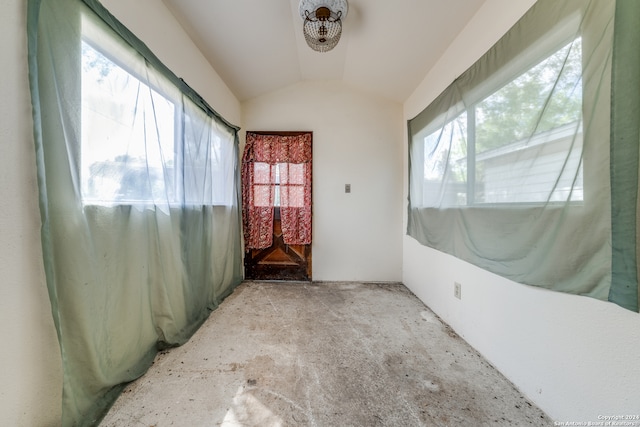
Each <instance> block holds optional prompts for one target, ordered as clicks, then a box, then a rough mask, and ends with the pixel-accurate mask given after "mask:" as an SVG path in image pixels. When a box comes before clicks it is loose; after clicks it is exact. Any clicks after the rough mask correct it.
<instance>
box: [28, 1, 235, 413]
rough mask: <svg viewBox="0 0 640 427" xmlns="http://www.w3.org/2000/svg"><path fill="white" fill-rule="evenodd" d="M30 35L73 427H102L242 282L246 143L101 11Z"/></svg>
mask: <svg viewBox="0 0 640 427" xmlns="http://www.w3.org/2000/svg"><path fill="white" fill-rule="evenodd" d="M27 28H28V49H29V52H28V60H29V73H30V76H29V77H30V87H31V94H32V106H33V118H34V135H35V147H36V159H37V171H38V183H39V191H40V209H41V217H42V233H41V234H42V247H43V258H44V266H45V272H46V278H47V286H48V289H49V294H50V299H51V307H52V313H53V317H54V321H55V325H56V328H57V332H58V338H59V342H60V349H61V352H62V361H63V375H64V377H63V380H64V383H63V402H62V406H63V411H62V414H63V420H62V424H63V425H64V426H71V425H95V424H97V423H98V422H99V421H100V419H101V418H102V417H103V416H104V414H105V413H106V411H107V410H108V408H109V407H110V406H111V404H112V403H113V401H114V400H115V399H116V397H117V396H118V394H119V393H120V392H121V390H122V389H123V387H124V384H126V383H127V382H130V381H132V380H134V379H136V378H138V377H139V376H141V375H142V374H143V373H144V372H145V371H146V370H147V369H148V368H149V366H150V365H151V363H152V361H153V358H154V357H155V355H156V353H157V351H158V350H159V349H161V348H163V347H171V346H176V345H180V344H182V343H184V342H185V341H186V340H188V339H189V337H190V336H191V335H192V334H193V333H194V332H195V330H196V329H197V328H198V327H199V326H200V325H201V324H202V322H204V320H205V319H206V318H207V316H208V314H209V313H210V311H211V310H213V309H215V308H216V306H217V305H218V304H219V302H220V301H221V300H222V299H223V298H224V297H225V296H227V295H228V294H229V293H231V292H232V290H233V288H234V287H235V286H236V285H237V284H238V283H239V282H240V281H241V279H242V262H241V259H242V258H241V257H242V250H241V240H240V239H241V237H240V236H241V229H240V224H241V221H240V210H239V168H238V138H237V131H238V128H237V127H235V126H232V125H230V124H229V123H227V122H226V121H225V120H224V119H223V118H222V117H220V116H219V115H218V114H217V113H215V111H213V110H212V109H211V107H210V106H209V105H207V103H206V102H204V100H202V98H201V97H199V96H198V94H197V93H195V92H193V90H191V89H190V88H189V86H187V85H186V83H184V82H183V81H182V80H181V79H179V78H178V77H176V76H175V75H174V74H173V73H171V72H170V71H169V70H168V69H167V68H166V67H165V66H164V65H162V63H161V62H160V61H159V60H158V59H157V58H156V57H155V56H154V55H153V54H152V53H151V52H150V51H149V49H148V48H147V47H146V46H145V45H144V44H143V43H141V42H140V41H139V40H138V39H136V38H135V36H134V35H133V34H131V33H130V32H129V31H128V30H127V29H126V28H125V27H123V26H122V25H121V24H120V23H118V22H117V20H116V19H115V18H114V17H113V16H111V15H110V14H109V13H108V12H107V11H106V10H105V9H104V8H103V7H102V6H101V5H100V4H99V3H98V2H96V1H86V2H83V1H80V0H30V1H29V3H28V22H27Z"/></svg>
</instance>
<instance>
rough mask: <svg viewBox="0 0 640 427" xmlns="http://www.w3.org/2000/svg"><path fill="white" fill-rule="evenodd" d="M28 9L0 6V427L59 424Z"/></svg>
mask: <svg viewBox="0 0 640 427" xmlns="http://www.w3.org/2000/svg"><path fill="white" fill-rule="evenodd" d="M26 3H27V2H26V1H23V0H0V10H2V13H0V45H1V46H2V48H1V52H2V64H3V65H2V66H3V78H2V79H0V100H1V102H0V117H1V118H2V119H1V120H0V236H1V238H0V239H1V240H0V241H1V244H0V325H2V338H1V339H2V345H1V346H0V366H1V367H2V368H0V373H1V374H0V414H1V416H0V424H3V425H8V426H9V425H14V426H45V425H50V426H54V425H56V424H59V418H60V402H61V399H62V370H61V367H60V363H61V362H60V348H59V346H58V339H57V337H56V332H55V328H54V326H53V318H52V317H51V305H50V304H49V296H48V293H47V288H46V285H45V280H44V269H43V266H42V251H41V246H40V211H39V208H38V193H37V184H36V170H35V149H34V144H33V137H32V135H33V131H32V121H31V102H30V98H29V82H28V78H27V41H26V34H27V33H26V11H27V6H26Z"/></svg>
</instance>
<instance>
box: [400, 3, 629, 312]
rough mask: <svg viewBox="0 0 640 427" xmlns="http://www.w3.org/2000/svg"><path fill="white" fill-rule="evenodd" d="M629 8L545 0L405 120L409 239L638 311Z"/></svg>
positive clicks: (533, 282)
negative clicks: (625, 102)
mask: <svg viewBox="0 0 640 427" xmlns="http://www.w3.org/2000/svg"><path fill="white" fill-rule="evenodd" d="M622 5H626V6H625V8H626V9H625V13H620V12H619V11H618V12H617V13H616V8H617V9H620V8H621V7H622ZM632 5H633V6H632ZM632 8H635V3H633V2H628V1H618V2H615V1H599V0H591V1H586V0H539V1H538V2H536V3H535V4H534V6H533V7H532V8H531V9H530V10H529V11H528V12H527V13H526V14H525V15H524V16H523V17H522V18H521V19H520V20H519V21H518V22H517V23H516V24H515V25H514V26H513V27H512V28H511V29H510V30H509V31H508V32H507V34H505V35H504V36H503V37H502V38H501V39H500V40H499V41H498V42H497V43H496V44H495V45H494V46H493V47H492V48H491V49H490V50H489V51H488V52H487V53H486V54H485V55H483V56H482V57H481V58H480V59H479V60H478V61H477V62H476V63H475V64H473V65H472V66H471V67H470V68H469V69H468V70H467V71H466V72H464V73H463V74H462V75H461V76H460V77H458V78H457V79H456V80H455V81H454V82H453V83H452V84H451V85H450V86H449V87H448V88H447V89H446V90H445V91H444V92H443V93H442V94H441V95H440V96H438V97H437V98H436V99H435V100H434V101H433V102H432V103H431V104H430V105H429V106H427V108H426V109H425V110H424V111H422V112H421V113H420V114H418V115H417V116H416V117H415V118H413V119H411V120H410V121H409V123H408V126H409V138H410V141H409V146H410V148H409V150H410V153H409V158H410V188H409V213H408V215H409V218H408V234H409V235H410V236H412V237H414V238H415V239H417V240H418V241H419V242H420V243H422V244H424V245H426V246H430V247H433V248H435V249H438V250H440V251H443V252H446V253H449V254H452V255H454V256H456V257H458V258H461V259H463V260H465V261H468V262H470V263H472V264H475V265H477V266H480V267H482V268H484V269H486V270H489V271H492V272H494V273H497V274H499V275H501V276H504V277H507V278H509V279H512V280H514V281H516V282H519V283H524V284H528V285H534V286H540V287H544V288H548V289H552V290H556V291H562V292H568V293H573V294H580V295H588V296H591V297H594V298H599V299H602V300H610V301H613V302H615V303H617V304H619V305H621V306H623V307H626V308H628V309H631V310H635V311H637V310H638V282H637V272H636V270H637V266H636V265H637V261H636V258H637V257H636V253H635V245H636V231H635V230H636V227H635V225H636V221H637V219H636V214H635V208H634V209H633V210H632V209H631V207H635V205H636V203H637V194H636V193H637V184H638V170H637V169H638V168H637V158H638V151H637V145H638V138H637V134H633V133H632V134H628V135H627V138H626V139H625V142H623V143H619V142H616V140H615V135H616V134H617V131H615V130H616V129H620V128H621V127H623V128H625V129H634V130H637V126H638V120H637V109H632V110H631V111H632V112H631V113H629V110H628V109H626V108H625V107H623V106H620V107H616V105H618V104H617V103H618V102H619V101H620V99H621V98H620V95H622V93H624V94H625V96H626V97H627V98H631V99H633V100H634V102H635V100H637V97H638V93H639V92H638V91H637V86H634V85H635V81H633V82H630V81H629V80H624V79H626V78H627V77H628V76H630V75H633V76H636V75H637V68H633V67H634V66H635V65H637V64H635V63H634V64H635V65H631V66H629V65H621V64H626V63H628V62H629V61H634V60H637V58H638V52H637V48H636V49H635V51H633V52H632V48H631V47H630V45H629V47H627V48H626V49H625V50H624V51H623V52H621V53H618V52H620V49H618V48H617V47H616V46H618V44H619V42H620V41H622V39H627V40H628V37H630V33H631V32H633V33H635V34H637V32H638V30H636V29H632V28H629V26H627V27H626V28H625V29H624V30H622V28H623V27H624V26H623V23H622V20H627V21H628V20H629V19H633V18H630V17H633V16H635V15H633V14H632V13H631V11H630V10H627V9H632ZM622 15H624V16H622ZM614 18H615V19H614ZM630 22H633V21H630ZM621 31H624V33H622V32H621ZM614 33H615V37H614ZM636 37H637V36H636ZM614 41H615V43H614ZM636 46H637V44H636ZM614 52H615V53H617V54H616V55H614ZM612 58H614V63H613V70H614V71H615V70H620V75H621V78H620V79H618V80H617V81H618V82H622V83H618V96H617V97H616V96H615V95H616V93H615V91H612ZM620 67H624V68H620ZM615 75H616V74H614V76H615ZM631 80H637V78H635V79H631ZM614 82H615V80H614ZM614 88H615V86H614ZM612 95H613V96H612ZM612 105H613V110H612V108H611V107H612ZM616 111H618V113H619V114H618V115H617V114H616ZM612 112H613V116H612ZM634 113H635V114H636V116H635V119H634V118H632V117H630V116H629V114H631V115H633V114H634ZM612 132H613V133H614V137H613V139H610V137H611V134H612ZM619 146H622V147H624V148H623V149H622V151H621V152H620V153H618V149H617V148H616V147H619ZM634 148H635V151H634ZM611 153H613V156H611ZM623 159H635V162H629V161H627V162H623V161H622V160H623ZM622 182H625V183H626V184H627V187H621V186H620V185H621V183H622ZM622 188H626V190H624V196H620V197H617V196H616V195H618V194H621V193H620V191H621V189H622ZM630 190H633V192H632V191H630ZM618 202H621V203H618ZM612 203H613V210H612ZM621 212H624V213H623V214H622V215H621V214H620V213H621ZM612 246H613V248H614V250H613V252H612ZM616 266H618V268H614V267H616ZM615 272H619V273H615ZM612 273H614V274H612ZM612 279H613V280H612Z"/></svg>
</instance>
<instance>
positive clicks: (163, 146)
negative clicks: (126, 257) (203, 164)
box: [81, 41, 178, 204]
mask: <svg viewBox="0 0 640 427" xmlns="http://www.w3.org/2000/svg"><path fill="white" fill-rule="evenodd" d="M176 122H177V120H176V105H175V103H174V102H173V101H172V100H170V99H169V98H167V97H166V96H163V95H161V94H160V93H159V92H158V91H157V90H154V89H152V88H151V87H149V86H148V85H146V84H145V83H143V82H141V81H140V80H139V79H138V78H136V77H135V76H133V75H132V74H131V73H129V72H128V71H126V70H125V69H123V68H122V67H120V66H119V65H117V64H116V63H115V62H113V61H111V60H110V59H109V58H107V57H106V56H105V55H103V54H102V53H101V52H99V51H98V50H97V49H95V48H94V47H92V46H91V45H90V44H89V43H87V42H86V41H83V42H82V144H81V165H82V170H81V177H82V197H83V200H84V202H85V203H90V204H111V203H115V204H125V203H141V202H150V201H153V200H162V199H163V198H165V197H167V195H168V197H169V198H170V200H171V201H172V202H175V201H176V197H177V196H178V195H177V188H176V180H175V177H176V147H175V140H176V138H175V134H176V132H177V129H176Z"/></svg>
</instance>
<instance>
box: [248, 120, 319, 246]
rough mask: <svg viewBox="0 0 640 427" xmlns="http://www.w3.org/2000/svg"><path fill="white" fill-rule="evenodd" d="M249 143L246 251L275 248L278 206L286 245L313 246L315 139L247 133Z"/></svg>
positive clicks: (303, 134)
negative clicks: (274, 229)
mask: <svg viewBox="0 0 640 427" xmlns="http://www.w3.org/2000/svg"><path fill="white" fill-rule="evenodd" d="M246 140H247V142H246V145H245V149H244V154H243V157H242V221H243V225H244V241H245V247H246V248H247V249H265V248H268V247H270V246H271V245H272V243H273V214H274V205H276V204H278V202H279V206H280V218H281V224H282V234H283V239H284V242H285V243H286V244H288V245H308V244H311V133H310V132H307V133H300V134H286V135H277V134H261V133H256V132H247V138H246ZM277 190H278V191H277Z"/></svg>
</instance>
